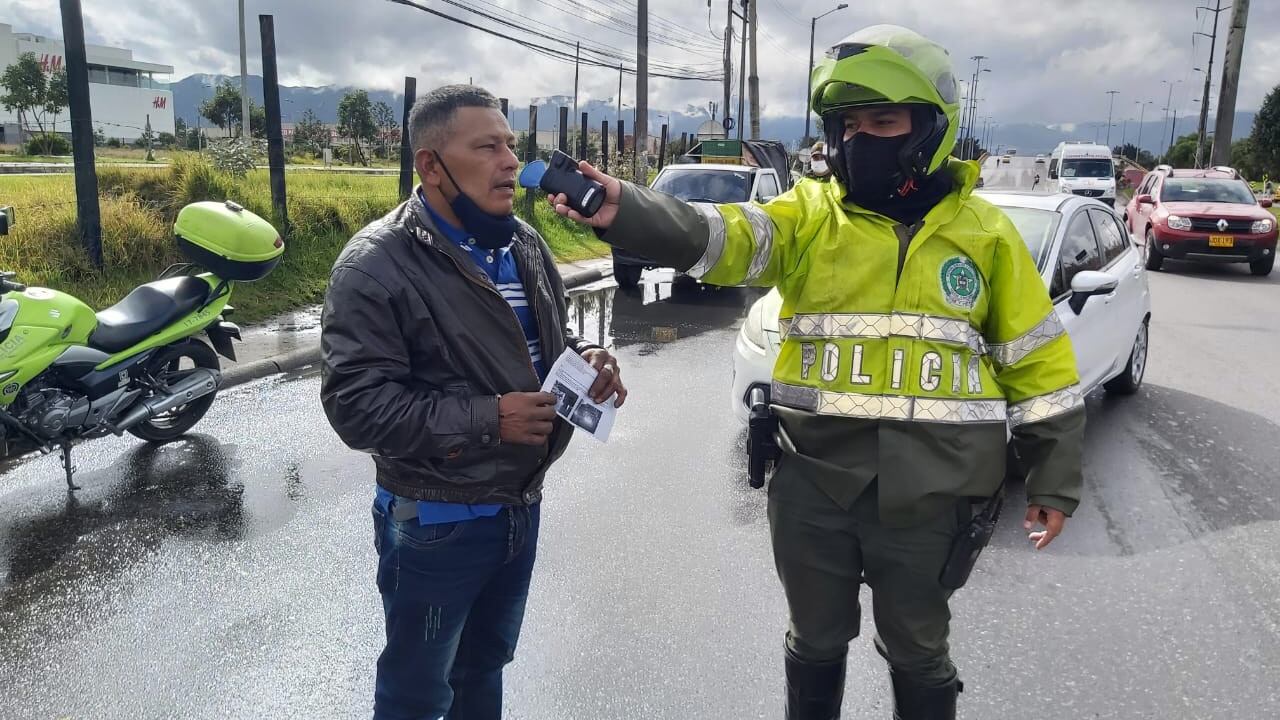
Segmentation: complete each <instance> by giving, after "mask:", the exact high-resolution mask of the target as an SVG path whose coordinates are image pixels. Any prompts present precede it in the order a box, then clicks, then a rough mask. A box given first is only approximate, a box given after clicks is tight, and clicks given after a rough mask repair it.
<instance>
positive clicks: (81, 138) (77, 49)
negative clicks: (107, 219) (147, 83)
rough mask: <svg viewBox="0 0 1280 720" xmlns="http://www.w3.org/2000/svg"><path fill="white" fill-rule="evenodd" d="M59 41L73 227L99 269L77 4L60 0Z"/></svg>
mask: <svg viewBox="0 0 1280 720" xmlns="http://www.w3.org/2000/svg"><path fill="white" fill-rule="evenodd" d="M62 41H63V47H64V48H65V50H64V51H63V52H65V53H66V58H67V104H68V105H69V106H70V107H69V112H70V115H71V153H72V157H73V158H74V162H75V177H76V224H77V225H78V226H79V228H78V229H79V230H80V244H81V245H82V246H83V247H84V250H85V252H86V253H87V254H88V255H89V261H90V262H92V263H93V266H94V267H95V268H99V269H101V268H102V215H101V214H100V213H99V208H98V174H97V172H96V171H95V170H94V164H93V162H94V161H93V115H92V113H91V111H90V109H89V59H88V56H87V55H86V52H85V48H84V15H83V14H82V13H81V11H80V0H62Z"/></svg>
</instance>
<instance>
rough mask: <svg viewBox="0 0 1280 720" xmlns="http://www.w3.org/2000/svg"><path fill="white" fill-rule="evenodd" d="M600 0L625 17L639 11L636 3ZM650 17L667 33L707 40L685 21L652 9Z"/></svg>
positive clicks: (575, 0) (568, 0)
mask: <svg viewBox="0 0 1280 720" xmlns="http://www.w3.org/2000/svg"><path fill="white" fill-rule="evenodd" d="M598 1H599V2H602V3H605V4H607V5H609V6H611V7H613V8H615V9H618V10H621V11H622V13H623V15H624V16H625V17H634V16H635V14H636V12H637V9H636V6H635V5H634V4H627V3H622V2H619V1H618V0H598ZM566 2H572V3H573V4H574V5H578V6H582V3H581V2H579V1H578V0H566ZM649 19H650V21H651V23H652V24H655V25H658V26H660V27H664V28H666V30H665V32H667V33H674V34H675V35H678V36H684V37H688V38H690V39H691V40H692V41H693V42H700V43H706V42H707V39H706V38H705V37H703V36H701V35H699V34H698V33H695V32H692V31H690V30H688V29H686V28H685V25H684V23H680V22H676V21H674V20H670V19H668V18H666V17H663V16H662V15H659V14H657V13H655V12H652V11H651V12H649ZM632 26H633V27H634V23H632Z"/></svg>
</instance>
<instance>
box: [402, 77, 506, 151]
mask: <svg viewBox="0 0 1280 720" xmlns="http://www.w3.org/2000/svg"><path fill="white" fill-rule="evenodd" d="M464 107H478V108H492V109H494V110H501V109H502V104H501V103H499V102H498V99H497V98H496V97H494V96H493V93H491V92H489V91H488V90H485V89H484V88H482V87H476V86H475V85H445V86H444V87H439V88H436V89H435V90H432V91H431V92H429V93H427V94H426V95H423V96H422V97H420V98H418V101H417V102H415V103H414V104H413V109H412V110H410V111H409V142H410V144H411V146H412V147H413V151H414V152H415V153H416V152H418V150H420V149H421V148H431V149H439V148H441V147H443V146H444V144H445V143H447V142H448V141H449V130H450V127H451V126H452V124H453V116H454V114H455V113H456V112H457V111H458V109H459V108H464Z"/></svg>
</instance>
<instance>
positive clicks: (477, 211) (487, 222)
mask: <svg viewBox="0 0 1280 720" xmlns="http://www.w3.org/2000/svg"><path fill="white" fill-rule="evenodd" d="M436 162H438V163H440V167H442V168H444V174H445V175H446V176H448V178H449V182H451V183H453V187H454V189H456V190H457V191H458V195H457V197H455V198H454V199H452V200H450V201H449V207H451V208H453V212H454V214H455V215H457V216H458V220H459V222H461V223H462V229H463V230H466V231H467V232H468V233H470V234H471V237H473V238H475V241H476V244H477V245H479V246H480V247H482V248H484V249H486V250H497V249H498V248H502V247H506V246H507V245H510V244H511V236H512V235H515V233H516V230H517V229H519V227H520V221H519V220H517V219H516V216H515V215H493V214H490V213H487V212H485V211H484V209H483V208H481V207H480V206H479V205H477V204H476V203H475V201H474V200H472V199H471V198H470V197H468V196H467V194H466V193H464V192H462V186H461V185H459V184H458V181H457V180H454V179H453V173H451V172H449V167H448V166H447V165H445V164H444V158H442V157H440V154H439V153H436Z"/></svg>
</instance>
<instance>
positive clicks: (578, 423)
mask: <svg viewBox="0 0 1280 720" xmlns="http://www.w3.org/2000/svg"><path fill="white" fill-rule="evenodd" d="M598 374H599V373H598V372H597V371H596V369H595V368H593V367H591V365H590V364H588V363H587V361H586V360H583V359H582V356H580V355H578V354H577V353H575V352H574V351H573V350H572V349H569V348H566V349H565V351H564V354H562V355H561V356H560V357H559V358H556V363H555V364H554V365H552V366H551V372H549V373H547V379H546V381H545V382H543V383H542V392H548V393H551V394H552V395H555V396H556V398H557V402H556V414H557V415H559V416H560V417H562V418H564V419H565V420H568V421H569V422H570V423H571V424H573V425H574V427H577V428H578V429H580V430H585V431H586V432H588V433H590V434H591V437H594V438H595V439H597V440H599V441H600V442H606V441H608V439H609V431H610V430H612V429H613V419H614V417H615V416H616V415H617V413H618V409H617V408H615V407H614V406H613V402H614V399H615V397H616V396H614V397H610V398H609V399H608V400H606V401H605V402H604V404H603V405H601V404H598V403H596V402H593V401H592V400H591V398H590V397H589V395H588V393H587V391H588V390H590V389H591V386H592V385H593V384H594V383H595V381H596V376H597V375H598Z"/></svg>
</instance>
